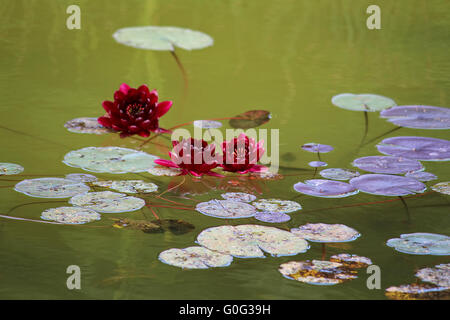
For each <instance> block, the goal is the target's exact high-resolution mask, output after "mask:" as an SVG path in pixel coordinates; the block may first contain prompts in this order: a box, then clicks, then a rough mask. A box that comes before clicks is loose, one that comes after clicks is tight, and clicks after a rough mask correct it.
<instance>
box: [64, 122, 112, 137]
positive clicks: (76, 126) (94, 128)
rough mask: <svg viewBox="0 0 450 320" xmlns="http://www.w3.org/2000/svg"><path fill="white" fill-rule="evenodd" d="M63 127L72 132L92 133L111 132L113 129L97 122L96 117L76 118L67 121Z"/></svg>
mask: <svg viewBox="0 0 450 320" xmlns="http://www.w3.org/2000/svg"><path fill="white" fill-rule="evenodd" d="M64 127H65V128H66V129H67V130H69V131H70V132H74V133H93V134H105V133H110V132H113V130H111V129H108V128H105V127H104V126H102V125H101V124H100V123H98V121H97V118H76V119H72V120H69V121H67V122H66V123H65V124H64Z"/></svg>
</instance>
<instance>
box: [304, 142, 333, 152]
mask: <svg viewBox="0 0 450 320" xmlns="http://www.w3.org/2000/svg"><path fill="white" fill-rule="evenodd" d="M301 148H302V149H303V150H305V151H308V152H314V153H327V152H330V151H332V150H333V147H332V146H329V145H327V144H320V143H314V142H310V143H305V144H304V145H302V147H301Z"/></svg>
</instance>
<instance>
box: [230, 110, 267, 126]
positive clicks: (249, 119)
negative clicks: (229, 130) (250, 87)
mask: <svg viewBox="0 0 450 320" xmlns="http://www.w3.org/2000/svg"><path fill="white" fill-rule="evenodd" d="M271 117H272V116H271V114H270V112H269V111H266V110H251V111H247V112H244V113H242V114H238V115H237V116H235V117H233V119H231V120H230V126H231V127H233V128H240V129H249V128H255V127H259V126H260V125H263V124H265V123H267V122H268V121H269V120H270V119H271Z"/></svg>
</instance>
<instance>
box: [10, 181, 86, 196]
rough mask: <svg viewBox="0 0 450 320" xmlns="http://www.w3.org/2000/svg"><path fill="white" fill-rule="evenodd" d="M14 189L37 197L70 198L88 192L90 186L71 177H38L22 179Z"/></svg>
mask: <svg viewBox="0 0 450 320" xmlns="http://www.w3.org/2000/svg"><path fill="white" fill-rule="evenodd" d="M14 190H16V191H17V192H21V193H23V194H26V195H27V196H30V197H35V198H70V197H73V196H75V195H79V194H84V193H86V192H88V191H89V187H88V186H87V185H85V184H84V183H81V182H77V181H73V180H69V179H63V178H38V179H27V180H23V181H20V182H19V183H18V184H16V185H15V187H14Z"/></svg>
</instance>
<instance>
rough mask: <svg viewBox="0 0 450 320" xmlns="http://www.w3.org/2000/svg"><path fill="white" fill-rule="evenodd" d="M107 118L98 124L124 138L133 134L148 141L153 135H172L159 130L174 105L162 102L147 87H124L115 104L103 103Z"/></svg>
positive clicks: (125, 85)
mask: <svg viewBox="0 0 450 320" xmlns="http://www.w3.org/2000/svg"><path fill="white" fill-rule="evenodd" d="M102 105H103V108H104V109H105V110H106V113H107V114H106V115H105V116H103V117H100V118H98V123H100V124H101V125H102V126H104V127H106V128H111V129H113V130H116V131H119V132H120V137H121V138H124V137H127V136H130V135H133V134H138V135H140V136H142V137H148V136H149V135H150V132H168V131H167V130H165V129H162V128H160V127H159V118H160V117H162V116H163V115H164V114H166V112H167V111H169V109H170V107H171V106H172V101H162V102H158V92H157V91H156V90H152V91H149V89H148V87H147V86H146V85H145V84H144V85H142V86H140V87H139V88H137V89H135V88H130V87H129V86H128V85H127V84H126V83H123V84H122V85H121V86H120V88H119V90H117V91H116V92H114V101H103V104H102Z"/></svg>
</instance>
